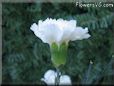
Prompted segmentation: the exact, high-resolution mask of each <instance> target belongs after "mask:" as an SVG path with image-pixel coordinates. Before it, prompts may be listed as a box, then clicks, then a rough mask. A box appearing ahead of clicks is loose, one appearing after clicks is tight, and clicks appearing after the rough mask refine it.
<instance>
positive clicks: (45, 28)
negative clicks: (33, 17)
mask: <svg viewBox="0 0 114 86" xmlns="http://www.w3.org/2000/svg"><path fill="white" fill-rule="evenodd" d="M30 29H31V30H32V31H33V32H34V34H35V35H36V36H37V37H39V38H40V39H41V40H42V41H43V42H44V43H48V44H49V45H51V44H52V43H56V44H57V45H60V44H61V43H63V42H66V43H68V42H69V41H70V40H71V41H75V40H82V39H87V38H89V37H90V35H89V34H88V28H85V29H83V28H82V27H77V26H76V20H69V21H67V20H63V19H57V20H56V19H51V18H50V19H49V18H47V19H46V20H45V21H42V20H39V22H38V24H36V23H34V24H32V25H31V27H30Z"/></svg>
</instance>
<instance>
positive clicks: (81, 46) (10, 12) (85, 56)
mask: <svg viewBox="0 0 114 86" xmlns="http://www.w3.org/2000/svg"><path fill="white" fill-rule="evenodd" d="M46 18H56V19H58V18H63V19H66V20H70V19H76V20H77V25H80V26H83V27H88V28H89V33H90V34H91V37H90V38H89V39H86V40H82V41H74V42H70V43H69V47H68V57H67V63H66V65H65V66H61V67H60V70H61V71H62V73H63V74H68V75H70V76H71V79H72V82H73V84H114V82H113V81H114V35H113V34H114V25H113V24H114V21H113V20H114V8H95V7H94V8H92V7H89V8H80V7H76V6H75V3H2V46H3V47H2V49H3V52H2V64H3V69H2V83H3V84H6V83H7V84H8V83H9V84H44V83H43V82H41V80H40V79H41V78H42V77H43V74H44V73H45V72H46V71H47V70H48V69H54V67H53V65H52V63H51V59H50V58H51V55H50V49H49V45H48V44H44V43H43V42H42V41H41V40H40V39H39V38H37V37H36V36H35V35H34V34H33V32H32V31H31V30H30V26H31V25H32V24H33V23H34V22H35V23H37V22H38V20H40V19H41V20H45V19H46ZM90 60H91V61H92V62H93V64H90Z"/></svg>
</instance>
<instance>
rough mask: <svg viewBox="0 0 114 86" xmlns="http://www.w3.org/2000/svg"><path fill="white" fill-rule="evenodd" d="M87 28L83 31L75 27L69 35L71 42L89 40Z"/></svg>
mask: <svg viewBox="0 0 114 86" xmlns="http://www.w3.org/2000/svg"><path fill="white" fill-rule="evenodd" d="M89 37H90V35H89V34H88V28H85V29H83V28H82V27H76V28H75V30H74V32H73V33H72V35H71V38H70V39H71V41H75V40H82V39H87V38H89Z"/></svg>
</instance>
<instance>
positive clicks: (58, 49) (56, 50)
mask: <svg viewBox="0 0 114 86" xmlns="http://www.w3.org/2000/svg"><path fill="white" fill-rule="evenodd" d="M67 48H68V46H67V44H66V43H62V44H61V45H60V46H58V45H57V44H56V43H53V44H52V45H51V60H52V63H53V64H54V66H55V67H59V66H60V65H64V64H65V63H66V58H67Z"/></svg>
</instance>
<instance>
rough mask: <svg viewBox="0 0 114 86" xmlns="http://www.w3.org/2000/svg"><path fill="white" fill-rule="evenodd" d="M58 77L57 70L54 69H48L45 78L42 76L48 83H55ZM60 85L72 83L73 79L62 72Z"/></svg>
mask: <svg viewBox="0 0 114 86" xmlns="http://www.w3.org/2000/svg"><path fill="white" fill-rule="evenodd" d="M56 77H57V72H55V71H53V70H48V71H47V72H46V73H45V74H44V78H41V81H44V82H45V83H46V84H47V85H55V78H56ZM59 84H60V85H71V79H70V77H69V76H68V75H61V73H60V83H59Z"/></svg>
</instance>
